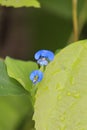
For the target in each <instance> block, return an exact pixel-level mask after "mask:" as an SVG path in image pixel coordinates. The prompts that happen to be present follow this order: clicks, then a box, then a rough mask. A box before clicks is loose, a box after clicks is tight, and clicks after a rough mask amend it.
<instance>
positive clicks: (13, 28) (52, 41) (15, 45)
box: [0, 0, 87, 60]
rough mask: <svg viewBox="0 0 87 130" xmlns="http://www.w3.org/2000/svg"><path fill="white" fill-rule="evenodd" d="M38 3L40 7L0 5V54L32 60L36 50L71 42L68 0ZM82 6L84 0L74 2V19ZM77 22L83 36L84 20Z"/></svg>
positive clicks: (82, 36) (51, 48)
mask: <svg viewBox="0 0 87 130" xmlns="http://www.w3.org/2000/svg"><path fill="white" fill-rule="evenodd" d="M40 3H41V8H32V7H31V8H25V7H24V8H12V7H9V8H8V7H0V57H2V58H5V57H6V56H11V57H13V58H17V59H23V60H33V55H34V53H35V52H36V51H37V50H39V49H50V50H52V51H54V52H55V51H56V50H57V49H60V48H63V47H65V46H66V45H67V43H71V42H72V41H73V40H71V41H70V40H69V39H70V36H71V33H72V32H73V24H72V1H71V0H66V1H64V0H50V2H49V0H44V1H43V0H40ZM86 5H87V2H86V0H79V1H78V18H79V17H80V15H82V14H81V12H82V11H83V9H84V8H85V7H84V6H86ZM86 7H87V6H86ZM85 12H86V10H85V11H84V13H83V15H82V16H83V17H82V18H83V19H84V14H85ZM82 18H81V19H82ZM85 19H86V18H85ZM81 24H82V27H81V31H80V38H79V39H85V38H86V37H87V33H86V32H87V23H86V20H84V22H83V23H81ZM79 27H80V25H79Z"/></svg>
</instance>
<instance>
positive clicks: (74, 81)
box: [33, 40, 87, 130]
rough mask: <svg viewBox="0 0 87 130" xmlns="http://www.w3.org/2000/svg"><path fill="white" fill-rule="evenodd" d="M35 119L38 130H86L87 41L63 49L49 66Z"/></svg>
mask: <svg viewBox="0 0 87 130" xmlns="http://www.w3.org/2000/svg"><path fill="white" fill-rule="evenodd" d="M33 119H34V120H35V127H36V130H87V40H84V41H79V42H76V43H74V44H71V45H69V46H68V47H66V48H64V49H63V50H61V51H60V52H59V53H58V54H57V55H56V56H55V59H54V61H53V62H51V63H50V64H49V65H48V66H47V68H46V71H45V73H44V79H43V80H42V82H41V83H40V84H39V86H38V91H37V94H36V103H35V113H34V117H33Z"/></svg>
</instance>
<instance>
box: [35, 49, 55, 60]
mask: <svg viewBox="0 0 87 130" xmlns="http://www.w3.org/2000/svg"><path fill="white" fill-rule="evenodd" d="M34 57H35V59H36V60H38V59H40V57H45V58H47V59H48V60H49V61H52V60H53V59H54V53H53V52H52V51H49V50H40V51H38V52H36V53H35V55H34Z"/></svg>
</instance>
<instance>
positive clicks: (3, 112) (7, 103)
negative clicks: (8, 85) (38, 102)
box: [0, 95, 33, 130]
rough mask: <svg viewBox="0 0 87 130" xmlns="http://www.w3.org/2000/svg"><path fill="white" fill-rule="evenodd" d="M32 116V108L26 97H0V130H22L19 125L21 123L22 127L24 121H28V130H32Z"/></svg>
mask: <svg viewBox="0 0 87 130" xmlns="http://www.w3.org/2000/svg"><path fill="white" fill-rule="evenodd" d="M32 114H33V108H32V104H31V102H30V99H29V97H28V96H26V95H23V96H0V130H22V127H21V128H20V127H19V125H20V124H21V123H22V124H21V126H23V125H24V124H25V122H26V119H29V121H30V122H29V123H30V124H31V126H30V127H29V130H32V129H31V127H33V125H32ZM16 128H18V129H16ZM19 128H20V129H19Z"/></svg>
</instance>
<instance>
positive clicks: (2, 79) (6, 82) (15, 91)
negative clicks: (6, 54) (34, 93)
mask: <svg viewBox="0 0 87 130" xmlns="http://www.w3.org/2000/svg"><path fill="white" fill-rule="evenodd" d="M23 94H27V91H25V90H24V89H23V87H22V86H21V85H20V84H19V83H18V82H17V81H16V80H14V79H12V78H10V77H9V76H8V74H7V70H6V65H5V63H4V61H1V60H0V96H4V95H5V96H6V95H23Z"/></svg>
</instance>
